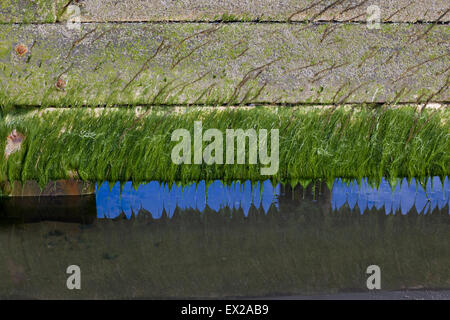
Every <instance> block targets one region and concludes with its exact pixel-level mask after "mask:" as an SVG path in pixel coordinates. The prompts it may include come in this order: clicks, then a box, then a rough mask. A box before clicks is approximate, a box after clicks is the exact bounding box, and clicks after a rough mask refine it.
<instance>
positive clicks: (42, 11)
mask: <svg viewBox="0 0 450 320" xmlns="http://www.w3.org/2000/svg"><path fill="white" fill-rule="evenodd" d="M57 3H59V4H57ZM57 6H59V7H60V8H63V7H64V6H63V5H62V0H0V23H22V22H23V23H29V22H55V21H56V17H57V12H56V8H57Z"/></svg>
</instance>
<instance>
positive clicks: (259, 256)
mask: <svg viewBox="0 0 450 320" xmlns="http://www.w3.org/2000/svg"><path fill="white" fill-rule="evenodd" d="M449 199H450V181H449V179H448V177H446V178H445V179H443V180H441V179H439V178H438V177H433V178H428V179H426V180H424V181H423V182H422V183H419V182H418V181H416V180H415V179H412V180H411V181H410V182H409V183H408V181H406V180H402V181H399V182H398V183H397V184H395V185H394V186H391V185H390V184H389V183H388V182H387V181H385V180H383V181H381V184H380V185H379V186H378V188H377V187H375V186H373V185H371V184H370V183H368V181H367V180H363V181H362V182H361V183H359V184H358V183H357V182H356V181H346V182H345V183H344V182H343V181H342V179H336V180H335V182H334V184H333V185H332V186H331V189H330V188H329V187H328V186H327V185H326V183H319V182H316V183H309V185H308V186H306V187H302V186H301V185H298V186H296V187H295V188H292V187H291V186H289V185H282V184H278V185H272V183H270V182H269V181H265V182H262V183H257V184H253V185H252V184H251V183H250V182H243V183H239V182H237V183H233V184H231V185H224V184H222V183H221V182H220V181H215V182H213V183H212V184H210V185H209V186H207V185H206V184H205V182H201V183H199V184H198V185H194V184H193V185H189V186H184V187H181V186H176V185H170V186H169V185H167V184H164V183H158V182H151V183H148V184H146V185H142V186H140V187H138V189H137V190H134V188H133V187H132V185H131V183H126V184H124V185H122V190H121V186H120V184H118V183H117V184H115V185H113V187H112V189H111V190H110V187H109V184H107V183H105V184H102V185H101V186H100V187H99V188H98V189H97V193H96V195H91V196H83V197H53V198H52V197H41V198H34V197H29V198H9V199H7V198H4V199H1V200H0V298H2V297H4V298H10V297H23V298H173V297H175V298H186V297H256V296H287V295H309V294H315V293H317V294H332V293H336V292H367V287H366V280H367V277H368V275H367V274H366V268H367V267H368V266H369V265H373V264H376V265H378V266H379V267H380V269H381V272H382V289H383V290H405V289H417V290H424V289H438V290H441V289H446V290H448V289H449V288H450V208H449V207H450V206H449ZM74 264H75V265H78V266H80V268H81V270H82V289H81V290H68V289H67V287H66V279H67V277H68V275H67V274H66V268H67V267H68V266H69V265H74Z"/></svg>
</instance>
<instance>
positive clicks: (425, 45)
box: [0, 23, 450, 107]
mask: <svg viewBox="0 0 450 320" xmlns="http://www.w3.org/2000/svg"><path fill="white" fill-rule="evenodd" d="M0 33H1V34H3V35H8V37H2V38H3V40H1V41H0V84H1V87H0V104H2V105H4V106H6V105H34V106H41V107H48V106H77V105H91V106H97V105H117V104H152V105H158V104H165V105H177V104H205V105H231V104H234V105H236V104H252V103H269V104H273V103H334V104H342V103H353V102H356V103H358V102H381V103H383V102H386V101H387V102H390V101H395V102H413V103H416V102H430V101H436V102H439V101H444V102H445V101H449V100H450V90H448V85H449V67H450V59H449V53H450V41H449V40H450V27H449V26H447V25H433V27H432V28H430V26H429V25H420V24H406V25H405V24H399V25H397V24H386V25H382V27H381V29H368V28H367V27H366V26H365V25H364V24H362V25H361V24H349V25H347V24H333V23H331V24H324V25H316V24H255V23H238V24H220V23H214V24H204V23H176V24H141V23H127V24H104V23H100V24H83V28H82V29H81V30H80V31H77V30H74V29H67V28H66V27H65V25H60V24H44V25H1V26H0Z"/></svg>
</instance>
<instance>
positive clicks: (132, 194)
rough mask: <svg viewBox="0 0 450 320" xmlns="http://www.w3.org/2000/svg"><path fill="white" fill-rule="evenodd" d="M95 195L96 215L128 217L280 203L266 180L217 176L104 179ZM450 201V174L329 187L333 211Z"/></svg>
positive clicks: (425, 207) (426, 206) (428, 207)
mask: <svg viewBox="0 0 450 320" xmlns="http://www.w3.org/2000/svg"><path fill="white" fill-rule="evenodd" d="M96 194H97V195H96V198H97V216H98V217H99V218H104V217H109V218H114V217H117V216H118V215H119V214H120V213H121V212H124V213H125V215H126V216H127V217H130V216H131V212H132V211H133V212H134V213H135V214H137V213H138V212H139V210H140V209H145V210H147V211H149V212H150V213H151V214H152V216H153V218H155V219H157V218H161V216H162V214H163V212H165V213H166V215H167V216H168V217H172V216H173V213H174V211H175V209H176V208H179V209H181V210H183V209H194V210H198V211H200V212H201V211H204V210H205V208H206V206H208V207H209V208H211V209H212V210H214V211H219V210H220V209H223V208H230V209H234V210H238V209H242V210H243V212H244V214H245V215H246V216H247V215H248V212H249V210H250V207H251V206H252V205H253V206H254V207H256V208H257V209H262V210H264V212H266V213H267V211H268V210H269V208H270V206H271V205H272V204H273V205H274V206H275V207H276V208H279V203H278V201H283V200H282V199H280V200H279V197H280V185H279V184H278V185H277V187H276V188H275V189H274V188H273V186H272V183H271V182H270V181H269V180H267V181H264V182H262V183H259V182H258V183H256V184H253V186H252V184H251V182H250V181H246V182H243V183H241V182H235V183H232V184H231V185H226V184H223V183H222V182H221V181H219V180H216V181H214V182H213V183H212V184H210V185H209V186H208V187H207V186H206V184H205V182H204V181H201V182H200V183H198V184H190V185H187V186H184V187H182V186H177V185H176V184H173V185H170V186H169V185H167V184H166V183H160V182H157V181H152V182H150V183H147V184H145V185H141V186H139V188H138V189H137V191H135V190H134V188H133V186H132V184H131V182H127V183H125V184H124V185H123V190H122V193H121V192H120V184H119V183H116V184H115V185H114V187H113V188H112V189H111V191H110V189H109V185H108V183H104V184H102V185H101V187H100V188H98V189H97V192H96ZM449 199H450V182H449V179H448V177H446V178H445V180H444V182H443V183H442V182H441V180H440V179H439V178H438V177H434V178H428V180H427V182H426V184H425V185H424V186H422V185H421V184H420V183H418V182H417V181H416V180H415V179H412V180H411V183H410V185H408V182H407V180H406V179H403V181H401V182H399V183H398V184H396V185H395V187H393V188H391V186H390V184H389V183H388V182H387V181H386V180H384V179H383V180H382V181H381V184H380V186H379V188H378V189H377V188H376V187H373V186H371V185H370V184H369V183H368V180H367V179H364V180H363V181H362V182H361V184H360V185H358V183H357V182H356V180H353V181H351V182H350V183H348V184H345V183H344V182H343V181H342V180H341V179H336V180H335V181H334V184H333V189H332V195H331V206H332V208H333V210H337V209H339V208H341V207H342V206H344V205H348V206H349V207H350V209H352V210H353V209H355V208H357V209H358V210H359V211H360V212H361V213H363V212H364V211H365V210H367V209H372V208H376V209H379V210H383V207H384V211H385V212H386V214H389V213H395V212H401V213H402V214H406V213H407V212H409V211H410V210H411V208H412V207H413V206H415V208H416V210H417V211H418V212H419V213H427V212H431V211H432V210H433V209H435V208H436V207H437V208H439V209H442V208H443V207H445V205H446V204H448V203H449ZM319 201H320V199H319ZM449 207H450V206H449ZM449 213H450V208H449Z"/></svg>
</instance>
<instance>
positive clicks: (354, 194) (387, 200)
mask: <svg viewBox="0 0 450 320" xmlns="http://www.w3.org/2000/svg"><path fill="white" fill-rule="evenodd" d="M331 194H332V196H331V206H332V208H333V210H337V209H339V208H341V207H342V206H344V205H345V204H348V206H349V207H350V209H352V210H353V209H354V208H356V205H357V208H358V209H359V211H360V212H361V213H363V212H364V211H365V210H366V209H372V208H374V207H375V208H376V209H381V208H383V207H384V211H385V212H386V214H390V213H395V212H398V211H400V212H401V213H402V214H407V213H408V212H409V211H410V210H411V209H412V208H413V206H415V208H416V210H417V212H419V213H428V212H431V211H433V210H434V209H435V208H438V209H440V210H442V209H443V208H444V207H445V205H446V204H448V203H449V199H450V182H449V179H448V177H445V180H444V183H442V181H441V179H439V177H433V178H431V177H430V178H428V180H427V182H426V185H425V188H424V187H423V186H422V185H421V184H420V183H419V182H418V181H416V180H415V179H414V178H413V179H412V180H411V183H410V184H409V185H408V181H407V180H406V179H403V180H402V181H401V183H398V184H397V185H396V186H395V187H394V188H391V186H390V184H389V182H388V181H387V180H385V179H383V180H382V181H381V184H380V186H379V188H378V190H377V189H376V188H374V187H372V186H370V185H369V183H368V181H367V179H364V180H363V181H362V182H361V184H360V185H359V186H358V183H357V182H356V180H353V181H351V182H350V183H349V184H345V183H344V182H343V181H342V180H341V179H336V180H335V182H334V185H333V190H332V193H331ZM449 214H450V206H449Z"/></svg>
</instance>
